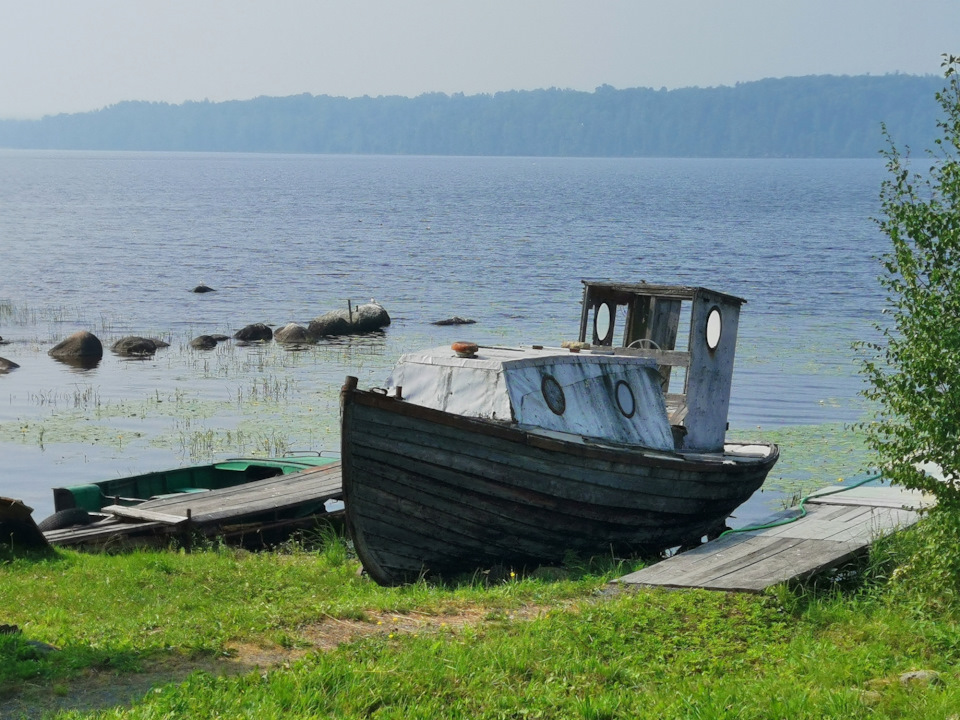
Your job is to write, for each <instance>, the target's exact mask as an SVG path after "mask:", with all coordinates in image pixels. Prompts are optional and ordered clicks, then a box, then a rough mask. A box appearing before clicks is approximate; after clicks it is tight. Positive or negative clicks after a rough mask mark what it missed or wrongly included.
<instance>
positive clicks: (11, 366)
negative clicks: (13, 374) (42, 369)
mask: <svg viewBox="0 0 960 720" xmlns="http://www.w3.org/2000/svg"><path fill="white" fill-rule="evenodd" d="M18 367H20V366H19V365H17V364H16V363H15V362H14V361H13V360H7V359H6V358H2V357H0V373H6V372H10V371H11V370H16V369H17V368H18Z"/></svg>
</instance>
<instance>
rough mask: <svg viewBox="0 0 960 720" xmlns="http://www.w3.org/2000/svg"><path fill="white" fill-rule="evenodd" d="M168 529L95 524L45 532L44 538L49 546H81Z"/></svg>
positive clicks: (153, 524) (155, 524) (152, 525)
mask: <svg viewBox="0 0 960 720" xmlns="http://www.w3.org/2000/svg"><path fill="white" fill-rule="evenodd" d="M169 529H170V526H169V525H165V524H163V523H159V522H143V523H121V522H111V523H106V524H100V523H96V524H94V525H84V526H80V527H72V528H63V529H62V530H50V531H48V532H45V533H44V536H45V537H46V538H47V541H48V542H49V543H50V544H51V545H82V544H84V543H98V542H105V541H106V540H108V539H110V538H113V537H124V536H126V535H136V534H141V533H142V534H149V533H158V532H165V531H166V530H169Z"/></svg>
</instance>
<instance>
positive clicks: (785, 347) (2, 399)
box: [0, 151, 886, 517]
mask: <svg viewBox="0 0 960 720" xmlns="http://www.w3.org/2000/svg"><path fill="white" fill-rule="evenodd" d="M884 176H885V169H884V167H883V164H882V162H881V161H880V160H876V161H873V160H674V159H663V160H657V159H553V158H550V159H544V158H447V157H368V156H358V157H349V156H347V157H344V156H278V155H219V154H172V153H82V152H71V153H67V152H27V151H24V152H13V151H0V258H2V281H0V336H2V337H3V338H4V341H8V342H7V344H4V345H0V356H3V357H5V358H7V359H9V360H13V361H14V362H17V363H19V364H20V365H21V368H20V369H17V370H15V371H13V372H11V373H9V374H7V375H0V453H2V455H0V457H2V461H0V495H4V496H11V497H17V498H21V499H23V500H24V501H26V502H27V503H28V504H29V505H31V506H33V507H34V508H35V509H36V512H35V515H36V516H37V517H43V516H45V515H46V514H48V513H49V512H51V511H52V499H51V496H50V488H51V487H53V486H55V485H62V484H73V483H76V482H86V481H90V480H96V479H102V478H106V477H115V476H119V475H124V474H130V473H133V472H143V471H148V470H153V469H160V468H163V467H168V466H174V465H178V464H181V463H186V462H199V461H203V460H206V459H209V458H212V457H224V456H228V455H237V454H242V453H251V452H256V453H272V452H277V451H280V452H282V451H284V450H287V449H304V448H310V449H321V448H327V449H336V448H337V447H338V444H339V435H338V430H337V392H338V390H339V387H340V385H341V384H342V382H343V378H344V376H346V375H348V374H351V375H357V376H359V377H360V382H361V385H377V384H380V383H382V381H383V380H384V378H385V377H386V375H387V374H388V372H389V369H390V367H391V366H392V364H393V362H394V360H395V359H396V357H397V356H398V355H399V354H400V353H401V352H403V351H406V350H411V349H415V348H419V347H424V346H430V345H439V344H444V343H448V342H451V341H453V340H459V339H466V340H473V341H476V342H480V343H533V342H542V343H545V344H557V343H559V342H560V341H562V340H565V339H572V338H575V336H576V334H577V329H578V324H579V312H580V311H579V302H580V295H581V285H580V282H579V281H580V279H581V278H609V279H615V280H624V281H639V280H647V281H650V282H657V283H683V284H689V285H705V286H707V287H712V288H715V289H717V290H721V291H724V292H728V293H731V294H734V295H739V296H741V297H744V298H746V299H747V300H748V304H747V305H746V306H745V307H744V310H743V314H742V316H741V329H740V342H739V349H738V356H737V364H736V371H735V380H734V390H733V399H732V406H731V413H730V422H731V427H732V428H733V429H740V430H746V429H755V428H757V426H760V428H761V429H762V430H763V431H764V432H766V431H767V430H768V429H774V428H778V427H784V426H816V427H830V426H836V424H838V423H849V422H852V421H855V420H857V419H858V418H859V417H861V415H862V412H863V406H862V404H861V402H860V401H859V400H858V398H857V391H858V390H859V389H860V380H859V379H858V377H857V374H856V369H855V366H854V363H853V354H852V351H851V349H850V345H851V343H852V342H854V341H855V340H858V339H862V338H864V337H867V336H868V335H869V334H870V327H871V323H872V322H874V321H875V320H876V319H877V318H879V317H880V315H879V313H880V309H881V306H882V295H881V292H880V290H879V287H878V286H877V283H876V276H877V273H878V270H879V265H878V264H877V262H876V260H875V256H876V255H877V254H878V253H880V252H882V251H883V250H884V249H885V247H886V245H885V239H884V238H883V236H882V235H880V233H879V232H878V230H877V228H876V226H875V224H874V222H873V221H872V220H871V217H875V216H876V215H877V214H878V212H879V200H878V193H879V187H880V183H881V182H882V180H883V179H884ZM201 282H204V283H206V284H207V285H209V286H211V287H213V288H215V289H216V290H217V292H214V293H208V294H194V293H191V292H189V290H190V289H191V288H192V287H194V286H195V285H197V284H199V283H201ZM370 298H376V299H377V300H378V301H379V302H381V303H382V304H383V305H384V306H385V307H386V309H387V310H388V311H389V313H390V315H391V317H392V319H393V323H392V324H391V325H390V327H389V328H388V329H387V331H386V332H385V333H383V334H382V335H379V336H370V337H365V338H356V339H343V340H338V341H332V342H326V343H321V344H318V345H317V346H314V347H310V348H308V349H306V350H302V351H298V352H293V351H289V350H285V349H283V348H282V347H280V346H277V345H274V344H271V345H267V346H257V347H254V346H251V347H237V346H236V345H235V344H233V343H225V344H223V345H221V346H219V347H218V348H217V349H216V350H214V351H209V352H200V351H195V350H192V349H190V348H189V347H188V346H187V343H188V341H189V340H190V339H191V338H192V337H195V336H196V335H199V334H210V333H224V334H228V335H229V334H232V333H233V332H234V331H235V330H237V329H239V328H240V327H242V326H244V325H246V324H248V323H252V322H265V323H268V324H273V325H282V324H285V323H287V322H291V321H296V322H300V323H303V324H306V323H307V322H308V321H309V320H310V319H311V318H313V317H316V316H317V315H320V314H322V313H324V312H326V311H328V310H331V309H335V308H342V307H346V305H347V302H348V301H350V302H352V303H358V302H363V301H366V300H369V299H370ZM453 315H460V316H463V317H469V318H472V319H474V320H476V321H477V323H476V324H475V325H471V326H469V327H459V328H458V327H452V328H451V327H437V326H434V325H432V324H431V322H432V321H434V320H438V319H442V318H446V317H450V316H453ZM80 329H86V330H90V331H92V332H93V333H94V334H96V335H97V336H98V337H99V338H100V339H101V340H102V341H103V343H104V345H105V347H106V346H108V345H109V344H111V343H112V342H113V341H115V340H116V339H118V338H120V337H122V336H124V335H132V334H136V335H147V336H158V337H161V338H164V339H166V340H167V341H169V342H170V343H171V347H170V348H167V349H165V350H162V351H160V352H159V353H158V354H157V355H156V356H155V357H154V358H152V359H149V360H137V361H131V360H124V359H121V358H119V357H117V356H114V355H113V354H111V353H109V352H107V354H106V355H105V357H104V359H103V361H102V362H101V363H100V364H99V365H98V366H97V367H96V368H94V369H91V370H78V369H74V368H71V367H69V366H66V365H63V364H60V363H58V362H56V361H54V360H52V359H51V358H49V357H48V356H47V351H48V350H49V349H50V347H52V346H53V344H55V343H56V342H58V341H59V340H60V339H62V338H63V337H65V336H66V335H69V334H70V333H72V332H74V331H76V330H80ZM797 444H798V445H800V444H802V443H801V442H800V441H798V442H797ZM797 449H798V451H799V450H800V448H799V447H798V448H797ZM790 450H791V448H789V447H785V448H784V461H781V464H783V463H784V462H785V461H786V459H787V457H788V455H789V452H790ZM854 470H856V468H853V470H852V471H854ZM852 471H851V472H852ZM775 472H776V471H775ZM794 472H796V471H794ZM752 512H753V511H751V513H752ZM749 514H750V513H747V515H749ZM744 516H746V515H744Z"/></svg>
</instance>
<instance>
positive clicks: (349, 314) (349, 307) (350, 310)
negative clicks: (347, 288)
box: [347, 298, 353, 322]
mask: <svg viewBox="0 0 960 720" xmlns="http://www.w3.org/2000/svg"><path fill="white" fill-rule="evenodd" d="M347 317H349V318H350V322H353V305H352V304H351V303H350V298H347Z"/></svg>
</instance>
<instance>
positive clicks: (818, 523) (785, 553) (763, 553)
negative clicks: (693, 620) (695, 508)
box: [614, 486, 933, 592]
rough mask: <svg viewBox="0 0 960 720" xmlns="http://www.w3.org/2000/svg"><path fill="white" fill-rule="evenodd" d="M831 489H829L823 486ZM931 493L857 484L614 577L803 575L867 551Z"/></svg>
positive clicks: (760, 585)
mask: <svg viewBox="0 0 960 720" xmlns="http://www.w3.org/2000/svg"><path fill="white" fill-rule="evenodd" d="M826 490H830V491H831V492H832V491H834V490H836V487H834V488H825V489H824V490H821V491H820V493H821V494H822V493H824V492H825V491H826ZM932 503H933V498H932V497H931V496H928V495H922V494H920V493H917V492H913V491H909V490H904V489H902V488H899V487H890V486H863V487H859V488H854V489H851V490H848V491H845V492H842V493H839V494H832V495H824V496H822V497H820V498H817V497H816V494H815V495H814V496H813V497H811V498H810V499H808V500H807V503H806V509H807V514H806V516H804V517H802V518H800V519H799V520H797V521H795V522H792V523H789V524H786V525H780V526H778V527H771V528H767V529H763V530H752V531H747V532H737V533H731V534H729V535H724V536H723V537H721V538H718V539H717V540H714V541H712V542H708V543H705V544H704V545H701V546H700V547H698V548H695V549H693V550H689V551H687V552H683V553H679V554H677V555H674V556H672V557H670V558H667V559H666V560H663V561H661V562H659V563H657V564H655V565H651V566H650V567H646V568H643V569H642V570H638V571H637V572H634V573H630V574H629V575H626V576H624V577H622V578H619V579H618V580H616V581H614V582H617V583H621V584H623V585H627V586H630V585H639V586H652V587H667V588H703V589H708V590H726V591H733V592H761V591H763V590H765V589H766V588H768V587H771V586H773V585H777V584H778V583H782V582H787V581H795V580H803V579H805V578H808V577H811V576H813V575H816V574H817V573H819V572H822V571H824V570H828V569H830V568H835V567H837V566H839V565H842V564H843V563H845V562H847V561H848V560H850V559H852V558H854V557H856V556H858V555H860V554H861V553H863V552H866V550H867V548H868V547H869V546H870V544H871V543H872V542H874V541H875V540H877V539H878V538H880V537H883V536H885V535H889V534H890V533H892V532H895V531H896V530H898V529H902V528H905V527H908V526H910V525H913V524H914V523H915V522H917V520H919V519H920V514H919V512H918V510H919V509H920V508H922V507H926V506H929V505H931V504H932Z"/></svg>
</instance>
